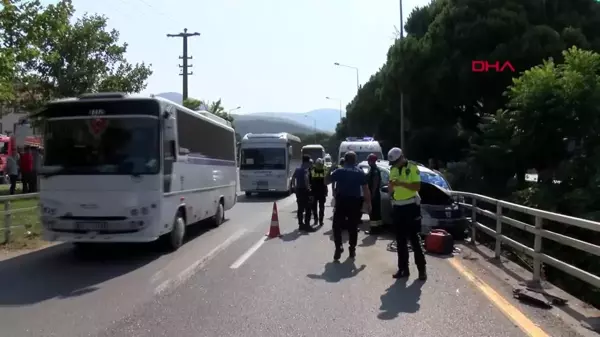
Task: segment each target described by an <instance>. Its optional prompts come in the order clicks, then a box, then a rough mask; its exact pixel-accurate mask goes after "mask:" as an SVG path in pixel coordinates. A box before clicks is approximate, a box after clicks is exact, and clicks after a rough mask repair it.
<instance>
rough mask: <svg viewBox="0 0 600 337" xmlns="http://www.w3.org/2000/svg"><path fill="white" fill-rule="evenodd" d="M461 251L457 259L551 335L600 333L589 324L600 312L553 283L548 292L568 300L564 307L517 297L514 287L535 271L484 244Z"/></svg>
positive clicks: (522, 284) (464, 247) (467, 247)
mask: <svg viewBox="0 0 600 337" xmlns="http://www.w3.org/2000/svg"><path fill="white" fill-rule="evenodd" d="M459 248H460V253H459V254H457V255H456V257H455V258H456V259H458V260H459V261H460V263H461V264H463V265H464V266H465V267H466V268H467V269H468V270H469V271H470V272H471V273H473V274H474V275H476V276H477V277H478V278H480V279H482V280H483V281H484V282H485V283H487V284H488V285H490V286H491V287H492V288H493V289H494V290H495V291H496V292H498V293H499V294H500V295H501V296H502V297H503V298H504V299H506V300H507V301H508V302H509V303H510V304H511V305H513V306H514V307H516V308H517V309H518V310H519V311H521V312H522V313H523V314H525V315H526V316H527V317H528V318H529V319H530V320H531V321H533V322H534V323H536V324H537V325H538V326H540V327H541V328H542V329H544V330H545V331H546V332H547V333H548V334H549V335H551V336H561V337H570V336H573V337H574V336H585V337H588V336H589V337H592V336H595V337H597V336H598V334H597V333H596V332H594V331H592V330H590V329H588V328H586V327H585V326H586V325H588V323H589V322H590V321H593V320H594V319H597V317H600V311H599V310H597V309H595V308H593V307H592V306H590V305H588V304H586V303H583V302H582V301H580V300H579V299H577V298H575V297H573V296H571V295H570V294H567V293H566V292H564V291H563V290H561V289H559V288H558V287H555V286H553V285H550V284H547V283H545V285H544V286H545V287H547V288H548V289H546V291H548V292H549V293H552V294H555V295H556V296H559V297H561V298H564V299H567V300H568V303H567V304H566V305H565V306H563V307H558V306H554V307H553V308H551V309H542V308H538V307H534V306H531V305H528V304H524V303H522V302H520V301H519V300H517V299H515V298H514V297H513V294H512V292H513V289H517V288H522V287H523V286H524V285H525V282H527V281H529V280H531V277H532V274H531V272H530V271H527V270H526V269H525V268H523V267H521V266H519V265H518V264H516V263H514V262H512V261H510V260H508V259H506V258H501V260H500V261H497V260H495V259H493V256H494V252H493V251H492V250H490V249H488V248H487V247H485V246H483V245H477V246H473V245H459Z"/></svg>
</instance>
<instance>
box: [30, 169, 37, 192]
mask: <svg viewBox="0 0 600 337" xmlns="http://www.w3.org/2000/svg"><path fill="white" fill-rule="evenodd" d="M37 177H38V174H37V171H33V172H31V174H30V176H29V179H30V180H29V193H36V192H37V191H38V180H37Z"/></svg>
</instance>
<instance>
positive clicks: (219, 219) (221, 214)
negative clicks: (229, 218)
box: [211, 196, 225, 227]
mask: <svg viewBox="0 0 600 337" xmlns="http://www.w3.org/2000/svg"><path fill="white" fill-rule="evenodd" d="M224 221H225V197H224V196H220V197H219V201H218V203H217V208H216V210H215V215H213V217H212V218H211V222H212V224H213V226H214V227H219V226H221V225H222V224H223V222H224Z"/></svg>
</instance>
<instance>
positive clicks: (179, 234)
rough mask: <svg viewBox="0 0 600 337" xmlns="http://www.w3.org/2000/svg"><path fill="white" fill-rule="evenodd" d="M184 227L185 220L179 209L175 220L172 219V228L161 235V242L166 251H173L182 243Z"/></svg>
mask: <svg viewBox="0 0 600 337" xmlns="http://www.w3.org/2000/svg"><path fill="white" fill-rule="evenodd" d="M185 227H186V222H185V218H184V217H183V214H181V211H180V212H177V215H176V216H175V220H174V221H173V228H172V229H171V231H170V232H169V233H167V234H165V235H164V236H163V237H161V240H162V242H161V243H162V245H163V247H165V249H166V250H167V251H170V252H174V251H176V250H178V249H179V247H181V246H182V245H183V240H184V238H185V229H186V228H185Z"/></svg>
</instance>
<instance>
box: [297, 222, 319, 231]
mask: <svg viewBox="0 0 600 337" xmlns="http://www.w3.org/2000/svg"><path fill="white" fill-rule="evenodd" d="M298 230H299V231H301V232H308V233H312V232H314V231H315V229H314V228H312V227H311V226H310V225H303V224H300V225H299V226H298Z"/></svg>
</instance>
